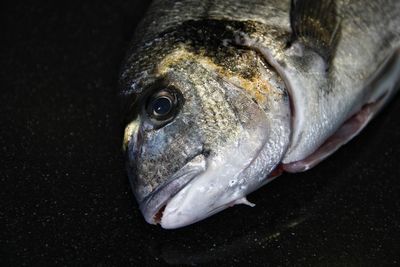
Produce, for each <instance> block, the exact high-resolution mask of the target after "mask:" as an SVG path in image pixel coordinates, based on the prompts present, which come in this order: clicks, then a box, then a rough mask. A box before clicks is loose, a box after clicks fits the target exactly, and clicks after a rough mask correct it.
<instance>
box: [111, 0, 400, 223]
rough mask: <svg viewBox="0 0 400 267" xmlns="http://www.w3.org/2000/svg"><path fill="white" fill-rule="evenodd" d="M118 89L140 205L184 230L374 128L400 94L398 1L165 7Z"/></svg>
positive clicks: (143, 32) (260, 0) (152, 12)
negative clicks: (374, 120)
mask: <svg viewBox="0 0 400 267" xmlns="http://www.w3.org/2000/svg"><path fill="white" fill-rule="evenodd" d="M119 81H120V96H121V99H122V106H123V109H124V112H125V114H126V117H125V120H124V134H123V145H122V146H123V151H124V155H125V158H126V169H127V174H128V178H129V181H130V183H131V186H132V189H133V193H134V195H135V198H136V200H137V202H138V205H139V208H140V210H141V212H142V214H143V216H144V218H145V220H146V221H147V222H148V223H150V224H159V225H161V227H162V228H165V229H176V228H180V227H184V226H187V225H190V224H193V223H195V222H198V221H201V220H203V219H205V218H207V217H209V216H211V215H213V214H215V213H218V212H220V211H222V210H224V209H226V208H228V207H232V206H234V205H238V204H246V205H249V206H253V205H254V204H252V203H250V202H249V201H248V200H247V199H246V196H247V195H248V194H249V193H251V192H253V191H255V190H257V189H258V188H260V187H262V186H264V185H265V184H267V183H269V182H270V181H272V180H274V179H275V178H276V177H278V176H280V175H281V174H282V173H285V172H289V173H297V172H303V171H306V170H309V169H310V168H312V167H314V166H316V165H318V163H320V162H321V161H322V160H324V159H326V158H327V157H328V156H330V155H331V154H332V153H334V152H335V151H337V150H338V149H339V148H340V147H341V146H342V145H344V144H346V143H347V142H349V141H350V140H351V139H352V138H353V137H355V136H356V135H357V134H358V133H359V132H360V131H361V130H362V129H364V128H365V126H366V125H367V124H368V122H369V121H370V120H371V119H372V118H374V117H375V116H376V114H378V113H379V111H380V110H382V108H383V107H384V106H385V105H386V104H387V103H388V102H389V101H390V99H392V98H393V97H394V96H395V94H396V92H397V91H398V89H399V87H400V86H399V85H400V1H397V0H386V1H383V0H371V1H367V2H366V1H363V0H328V1H311V0H291V1H290V0H244V1H237V0H213V1H210V0H204V1H195V0H178V1H175V0H155V1H153V2H152V4H151V5H150V7H149V9H148V10H147V12H146V14H145V15H144V18H143V19H142V21H141V22H140V24H139V25H138V27H137V29H136V31H135V33H134V38H133V40H132V42H131V46H130V48H129V50H128V52H127V56H126V58H125V60H124V62H123V64H122V68H121V75H120V80H119Z"/></svg>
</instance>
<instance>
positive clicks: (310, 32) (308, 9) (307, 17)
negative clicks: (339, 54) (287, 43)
mask: <svg viewBox="0 0 400 267" xmlns="http://www.w3.org/2000/svg"><path fill="white" fill-rule="evenodd" d="M290 22H291V27H292V43H294V42H300V43H302V44H303V45H304V46H306V47H308V48H311V49H313V50H314V51H316V52H317V53H318V54H320V55H321V56H322V57H323V58H324V59H325V61H326V62H328V63H329V61H330V59H331V58H332V57H333V54H334V52H335V49H336V45H337V42H338V40H339V35H340V19H339V17H338V16H337V13H336V4H335V1H334V0H327V1H315V0H292V4H291V10H290Z"/></svg>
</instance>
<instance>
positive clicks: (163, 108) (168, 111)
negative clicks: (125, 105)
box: [146, 88, 178, 122]
mask: <svg viewBox="0 0 400 267" xmlns="http://www.w3.org/2000/svg"><path fill="white" fill-rule="evenodd" d="M177 107H178V97H177V93H176V92H175V90H173V89H171V88H166V89H163V90H160V91H158V92H156V93H154V94H153V95H152V96H151V97H150V99H149V101H148V103H147V108H146V110H147V114H148V115H149V116H150V118H152V119H153V120H156V121H161V122H163V121H167V120H170V119H172V118H173V117H174V116H175V114H176V110H177Z"/></svg>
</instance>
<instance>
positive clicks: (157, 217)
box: [153, 205, 167, 224]
mask: <svg viewBox="0 0 400 267" xmlns="http://www.w3.org/2000/svg"><path fill="white" fill-rule="evenodd" d="M165 207H167V205H164V206H162V207H161V209H159V210H158V212H157V213H156V214H155V215H154V217H153V220H154V223H156V224H160V223H161V218H162V216H163V213H164V210H165Z"/></svg>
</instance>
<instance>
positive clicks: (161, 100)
mask: <svg viewBox="0 0 400 267" xmlns="http://www.w3.org/2000/svg"><path fill="white" fill-rule="evenodd" d="M152 106H153V114H154V115H155V116H166V115H168V113H169V112H170V111H171V109H172V101H171V99H169V98H168V97H166V96H160V97H158V98H157V99H155V100H154V102H153V105H152Z"/></svg>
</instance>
